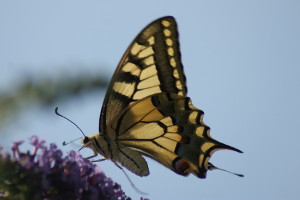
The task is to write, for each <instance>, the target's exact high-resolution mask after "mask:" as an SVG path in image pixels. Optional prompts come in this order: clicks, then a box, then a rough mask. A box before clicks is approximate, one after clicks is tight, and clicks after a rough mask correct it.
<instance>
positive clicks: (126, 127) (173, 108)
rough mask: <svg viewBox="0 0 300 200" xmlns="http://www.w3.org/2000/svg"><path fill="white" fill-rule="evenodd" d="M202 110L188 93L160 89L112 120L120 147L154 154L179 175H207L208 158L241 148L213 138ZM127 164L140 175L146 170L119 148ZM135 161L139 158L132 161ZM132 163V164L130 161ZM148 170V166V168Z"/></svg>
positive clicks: (154, 156)
mask: <svg viewBox="0 0 300 200" xmlns="http://www.w3.org/2000/svg"><path fill="white" fill-rule="evenodd" d="M203 114H204V113H203V111H201V110H199V109H197V108H195V107H194V106H193V105H192V102H191V100H190V98H189V97H184V96H181V95H177V94H174V93H160V94H155V95H152V96H149V97H146V98H144V99H142V100H141V101H138V102H136V103H134V104H133V105H132V106H130V107H129V108H127V109H126V110H124V112H123V113H122V114H121V115H120V117H119V118H118V120H116V121H114V123H113V124H112V126H111V127H112V129H114V130H116V133H117V135H116V141H117V145H118V146H119V148H120V150H121V151H122V149H133V150H135V151H136V152H139V153H140V154H142V155H146V156H149V157H151V158H152V159H154V160H156V161H158V162H159V163H161V164H163V165H164V166H166V167H168V168H169V169H171V170H173V171H174V172H176V173H178V174H180V175H188V174H190V173H192V174H194V175H196V176H198V177H199V178H205V177H206V172H207V170H208V169H212V167H213V165H212V164H211V163H209V162H208V161H209V159H210V157H211V155H212V153H213V152H215V151H216V150H220V149H228V150H234V151H237V152H241V151H240V150H238V149H236V148H233V147H231V146H228V145H226V144H223V143H221V142H218V141H216V140H214V139H213V138H212V137H211V136H210V134H209V132H210V128H209V127H208V126H207V125H205V124H204V123H203V121H202V118H203ZM119 155H120V157H127V159H126V161H124V159H122V161H123V164H124V165H125V166H130V170H131V171H133V172H134V173H136V174H138V175H141V176H142V175H147V173H146V174H143V173H145V169H144V168H145V167H147V166H144V165H145V163H144V162H140V161H138V160H136V159H135V158H138V157H139V156H136V154H135V156H131V155H130V154H126V152H120V154H119ZM133 161H136V162H133ZM128 163H130V164H128ZM147 170H148V169H147Z"/></svg>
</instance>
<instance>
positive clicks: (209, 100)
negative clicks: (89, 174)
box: [0, 0, 300, 200]
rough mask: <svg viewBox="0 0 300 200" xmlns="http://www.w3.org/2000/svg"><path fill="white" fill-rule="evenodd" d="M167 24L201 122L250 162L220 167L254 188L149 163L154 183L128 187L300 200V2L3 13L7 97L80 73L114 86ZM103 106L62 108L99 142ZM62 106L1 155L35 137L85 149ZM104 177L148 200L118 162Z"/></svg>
mask: <svg viewBox="0 0 300 200" xmlns="http://www.w3.org/2000/svg"><path fill="white" fill-rule="evenodd" d="M166 15H172V16H174V17H175V18H176V19H177V23H178V27H179V33H180V42H181V53H182V62H183V65H184V67H185V68H184V69H185V73H186V77H187V85H188V89H189V92H188V95H189V96H190V97H191V99H192V101H193V104H194V105H195V106H196V107H198V108H200V109H202V110H204V112H205V116H204V122H205V123H206V124H208V125H209V126H210V127H211V135H212V136H213V137H214V138H215V139H217V140H219V141H222V142H224V143H226V144H229V145H231V146H234V147H236V148H238V149H241V150H242V151H243V152H244V154H238V153H235V152H231V151H219V152H216V153H215V154H214V155H213V157H212V159H211V162H212V163H214V164H215V165H216V166H219V167H221V168H225V169H227V170H231V171H234V172H238V173H243V174H244V175H245V177H244V178H239V177H236V176H233V175H231V174H228V173H225V172H222V171H212V172H208V176H207V179H204V180H201V179H198V178H196V177H194V176H189V177H182V176H179V175H177V174H175V173H173V172H172V171H170V170H168V169H166V168H164V167H163V166H162V165H160V164H158V163H156V162H154V161H152V160H150V159H148V163H149V168H150V173H151V174H150V176H148V177H146V178H145V177H144V178H141V177H138V176H136V175H134V174H132V173H130V172H128V174H129V176H130V178H131V179H132V180H133V182H134V183H135V184H136V186H137V187H138V188H140V189H141V190H143V191H145V192H147V193H149V194H150V195H149V196H147V197H148V198H150V199H152V200H154V199H156V200H157V199H191V200H192V199H205V200H220V199H222V200H253V199H262V200H264V199H272V200H281V199H285V200H294V199H299V196H300V190H299V188H300V183H299V180H300V172H299V169H300V159H299V155H298V154H299V153H300V145H299V141H300V132H299V126H298V125H299V121H300V117H299V113H300V106H299V102H300V39H299V38H300V20H299V19H300V1H296V0H295V1H292V0H285V1H283V0H282V1H279V0H272V1H271V0H270V1H268V0H264V1H262V0H252V1H238V0H235V1H234V0H231V1H224V0H215V1H199V0H197V1H196V0H194V1H179V0H165V1H158V0H152V1H137V0H136V1H133V0H128V1H102V0H101V1H100V0H97V1H96V0H94V1H92V0H90V1H77V0H64V1H60V0H59V1H58V0H52V1H32V0H27V1H13V0H11V1H0V68H1V71H0V72H1V73H0V89H1V90H2V91H3V90H4V91H9V90H10V88H12V86H14V85H15V84H16V83H19V82H21V81H22V80H23V78H24V77H28V76H30V77H43V76H47V77H49V78H53V79H55V77H57V76H58V75H59V74H61V73H68V74H71V75H79V74H80V73H82V71H86V72H90V73H101V74H102V75H104V76H105V77H107V79H109V77H111V76H112V73H113V72H114V70H115V68H116V66H117V64H118V62H119V60H120V59H121V57H122V55H123V53H124V52H125V50H126V48H127V47H128V45H129V44H130V42H131V41H132V40H133V39H134V37H135V36H136V35H137V34H138V33H139V31H140V30H141V29H142V28H144V27H145V26H146V25H147V24H149V23H150V22H151V21H153V20H155V19H157V18H159V17H162V16H166ZM104 94H105V90H99V92H98V93H93V94H90V95H79V96H78V97H75V98H74V99H73V100H69V101H66V102H63V101H61V102H59V103H58V105H57V106H59V107H60V111H61V112H62V113H63V114H64V115H66V116H68V117H69V118H71V119H72V120H73V121H75V122H76V123H77V124H78V125H79V126H80V127H81V128H82V129H83V130H84V131H85V133H88V134H89V133H90V134H94V133H97V132H98V118H99V113H100V108H101V105H102V100H103V97H104ZM55 106H56V105H55ZM55 106H53V107H49V108H45V109H41V108H40V107H34V106H32V107H30V109H28V110H26V111H24V112H22V113H21V115H20V116H19V117H17V118H16V119H15V120H14V123H11V124H10V125H9V126H6V127H4V128H2V130H1V131H2V133H1V135H0V145H3V146H5V147H9V146H10V145H11V142H12V141H15V140H20V139H26V138H28V137H29V136H31V135H38V136H39V137H42V138H45V139H46V140H47V141H48V142H56V143H57V144H61V143H62V141H69V140H72V139H74V138H77V137H80V133H79V132H78V130H76V129H75V128H74V127H73V126H72V125H71V124H69V123H67V122H66V121H65V120H63V119H61V118H59V117H57V116H56V115H55V114H54V111H53V110H54V107H55ZM78 144H80V142H78ZM61 148H63V149H64V151H69V150H70V149H74V150H77V149H78V147H77V146H75V145H69V146H67V147H61ZM83 153H84V154H86V155H89V153H91V152H89V151H88V150H84V151H83ZM99 165H100V167H101V168H102V169H103V171H104V172H105V173H106V175H107V176H109V177H112V178H113V179H114V180H115V181H117V182H118V183H120V184H121V185H122V188H123V189H124V191H125V192H126V194H127V195H128V196H130V197H132V198H133V199H139V197H140V195H139V194H137V193H136V192H135V191H134V190H133V189H132V187H131V186H130V184H129V182H128V180H127V179H126V178H125V176H124V175H123V174H122V172H121V171H120V170H119V169H118V168H116V167H115V166H114V165H113V164H112V163H111V162H109V161H105V162H102V163H99Z"/></svg>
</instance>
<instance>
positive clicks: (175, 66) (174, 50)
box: [99, 17, 187, 134]
mask: <svg viewBox="0 0 300 200" xmlns="http://www.w3.org/2000/svg"><path fill="white" fill-rule="evenodd" d="M162 92H170V93H175V94H178V95H182V96H186V93H187V87H186V79H185V76H184V73H183V67H182V64H181V59H180V51H179V42H178V32H177V25H176V22H175V19H174V18H173V17H164V18H160V19H158V20H156V21H154V22H152V23H151V24H149V25H148V26H147V27H146V28H144V29H143V30H142V31H141V33H140V34H139V35H138V36H137V37H136V38H135V39H134V40H133V42H132V43H131V45H130V46H129V48H128V49H127V51H126V52H125V54H124V56H123V58H122V59H121V61H120V63H119V65H118V67H117V69H116V71H115V73H114V75H113V77H112V79H111V82H110V84H109V87H108V89H107V94H106V96H105V99H104V103H103V107H102V110H101V115H100V123H99V131H100V132H101V133H103V134H105V133H106V132H107V130H106V126H107V124H109V123H110V122H111V121H112V120H113V119H115V118H116V116H118V115H119V113H120V112H122V110H123V109H124V108H126V107H127V106H128V105H130V104H131V103H133V102H136V101H138V100H140V99H143V98H145V97H147V96H150V95H153V94H158V93H162Z"/></svg>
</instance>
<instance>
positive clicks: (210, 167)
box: [208, 163, 244, 177]
mask: <svg viewBox="0 0 300 200" xmlns="http://www.w3.org/2000/svg"><path fill="white" fill-rule="evenodd" d="M208 169H209V170H214V169H218V170H221V171H224V172H227V173H230V174H233V175H236V176H239V177H244V175H243V174H238V173H234V172H231V171H228V170H226V169H222V168H219V167H216V166H214V165H213V164H211V163H208Z"/></svg>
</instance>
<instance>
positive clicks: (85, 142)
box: [82, 136, 90, 144]
mask: <svg viewBox="0 0 300 200" xmlns="http://www.w3.org/2000/svg"><path fill="white" fill-rule="evenodd" d="M89 141H90V139H89V138H88V137H87V136H85V137H84V139H83V140H82V143H83V144H87V143H88V142H89Z"/></svg>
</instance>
